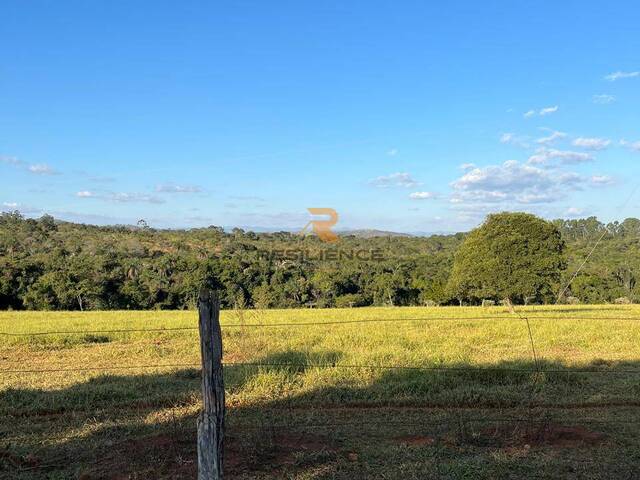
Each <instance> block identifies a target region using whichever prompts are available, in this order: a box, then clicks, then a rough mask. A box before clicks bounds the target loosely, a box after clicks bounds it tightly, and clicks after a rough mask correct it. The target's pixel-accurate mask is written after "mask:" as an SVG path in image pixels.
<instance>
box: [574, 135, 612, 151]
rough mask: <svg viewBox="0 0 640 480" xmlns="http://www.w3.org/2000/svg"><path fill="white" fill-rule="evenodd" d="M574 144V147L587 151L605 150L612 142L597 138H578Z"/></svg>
mask: <svg viewBox="0 0 640 480" xmlns="http://www.w3.org/2000/svg"><path fill="white" fill-rule="evenodd" d="M572 144H573V146H574V147H580V148H586V149H587V150H604V149H605V148H607V147H608V146H609V145H610V144H611V140H607V139H606V138H596V137H578V138H576V139H575V140H574V141H573V142H572Z"/></svg>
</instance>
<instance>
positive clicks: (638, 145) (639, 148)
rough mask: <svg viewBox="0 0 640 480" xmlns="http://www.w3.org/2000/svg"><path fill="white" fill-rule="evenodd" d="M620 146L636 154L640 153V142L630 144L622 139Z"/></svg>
mask: <svg viewBox="0 0 640 480" xmlns="http://www.w3.org/2000/svg"><path fill="white" fill-rule="evenodd" d="M620 145H622V146H623V147H626V148H628V149H629V150H633V151H634V152H640V141H637V142H628V141H626V140H625V139H622V140H620Z"/></svg>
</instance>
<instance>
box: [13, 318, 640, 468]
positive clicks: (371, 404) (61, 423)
mask: <svg viewBox="0 0 640 480" xmlns="http://www.w3.org/2000/svg"><path fill="white" fill-rule="evenodd" d="M525 318H527V319H528V320H529V323H530V326H531V331H532V337H533V344H534V347H535V357H534V354H533V349H532V345H531V339H530V337H529V333H528V329H527V325H526V320H525ZM221 321H222V330H223V341H224V349H225V353H224V362H225V365H226V366H225V381H226V389H227V406H228V416H227V452H226V468H227V473H228V477H229V478H243V479H244V478H246V479H249V478H252V479H253V478H262V479H276V478H278V479H280V478H296V479H352V478H387V479H395V478H397V479H407V478H416V479H417V478H420V479H423V478H453V479H467V478H474V479H476V478H486V479H490V478H491V479H493V478H514V479H515V478H569V477H570V478H583V479H604V478H635V477H634V475H636V474H637V465H638V464H640V448H639V447H640V440H638V439H639V438H640V435H639V434H640V428H639V424H638V422H639V421H640V415H638V409H637V407H638V405H639V403H638V398H639V396H640V364H639V362H638V359H639V358H640V308H639V307H636V306H633V305H628V306H623V305H620V306H614V305H608V306H590V305H582V306H528V307H517V308H516V311H515V313H512V312H510V311H509V309H507V308H505V307H497V306H496V307H489V308H481V307H431V308H430V307H404V308H400V307H393V308H392V307H387V308H361V309H325V310H315V309H286V310H226V311H223V312H222V315H221ZM196 325H197V314H196V313H195V312H194V311H171V312H167V311H145V312H142V311H104V312H3V313H0V331H1V332H4V333H11V334H15V335H0V368H1V369H2V372H1V373H0V416H1V418H2V422H1V425H2V426H1V427H0V428H1V431H0V476H3V478H12V479H22V480H26V479H29V480H30V479H36V478H38V479H39V478H49V479H62V478H82V479H98V478H167V479H168V478H194V472H195V468H196V467H195V464H194V460H195V445H196V443H195V425H196V422H195V418H196V415H197V413H198V411H199V408H200V391H199V386H200V384H199V381H200V379H199V343H198V338H197V330H196V329H195V327H196ZM128 330H146V331H128ZM45 332H60V333H54V334H44V333H45Z"/></svg>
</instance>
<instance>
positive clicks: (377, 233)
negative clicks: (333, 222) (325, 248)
mask: <svg viewBox="0 0 640 480" xmlns="http://www.w3.org/2000/svg"><path fill="white" fill-rule="evenodd" d="M336 233H338V235H342V236H348V235H352V236H354V237H358V238H374V237H413V235H411V234H409V233H400V232H388V231H386V230H374V229H362V230H344V231H341V232H340V231H338V232H336Z"/></svg>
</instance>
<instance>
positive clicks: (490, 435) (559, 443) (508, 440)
mask: <svg viewBox="0 0 640 480" xmlns="http://www.w3.org/2000/svg"><path fill="white" fill-rule="evenodd" d="M606 439H607V436H606V435H605V434H603V433H599V432H592V431H590V430H587V429H586V428H584V427H581V426H564V425H558V424H553V423H550V424H548V425H544V426H541V427H533V426H528V425H517V426H513V425H503V426H500V427H495V428H489V429H485V430H483V431H482V432H480V434H479V435H478V436H477V437H476V441H477V442H480V443H483V444H493V445H496V446H502V447H504V448H506V449H507V450H509V449H513V448H518V447H523V446H524V447H525V448H527V449H528V448H530V447H542V446H547V447H557V448H577V447H584V446H595V445H599V444H601V443H603V442H604V441H605V440H606Z"/></svg>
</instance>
